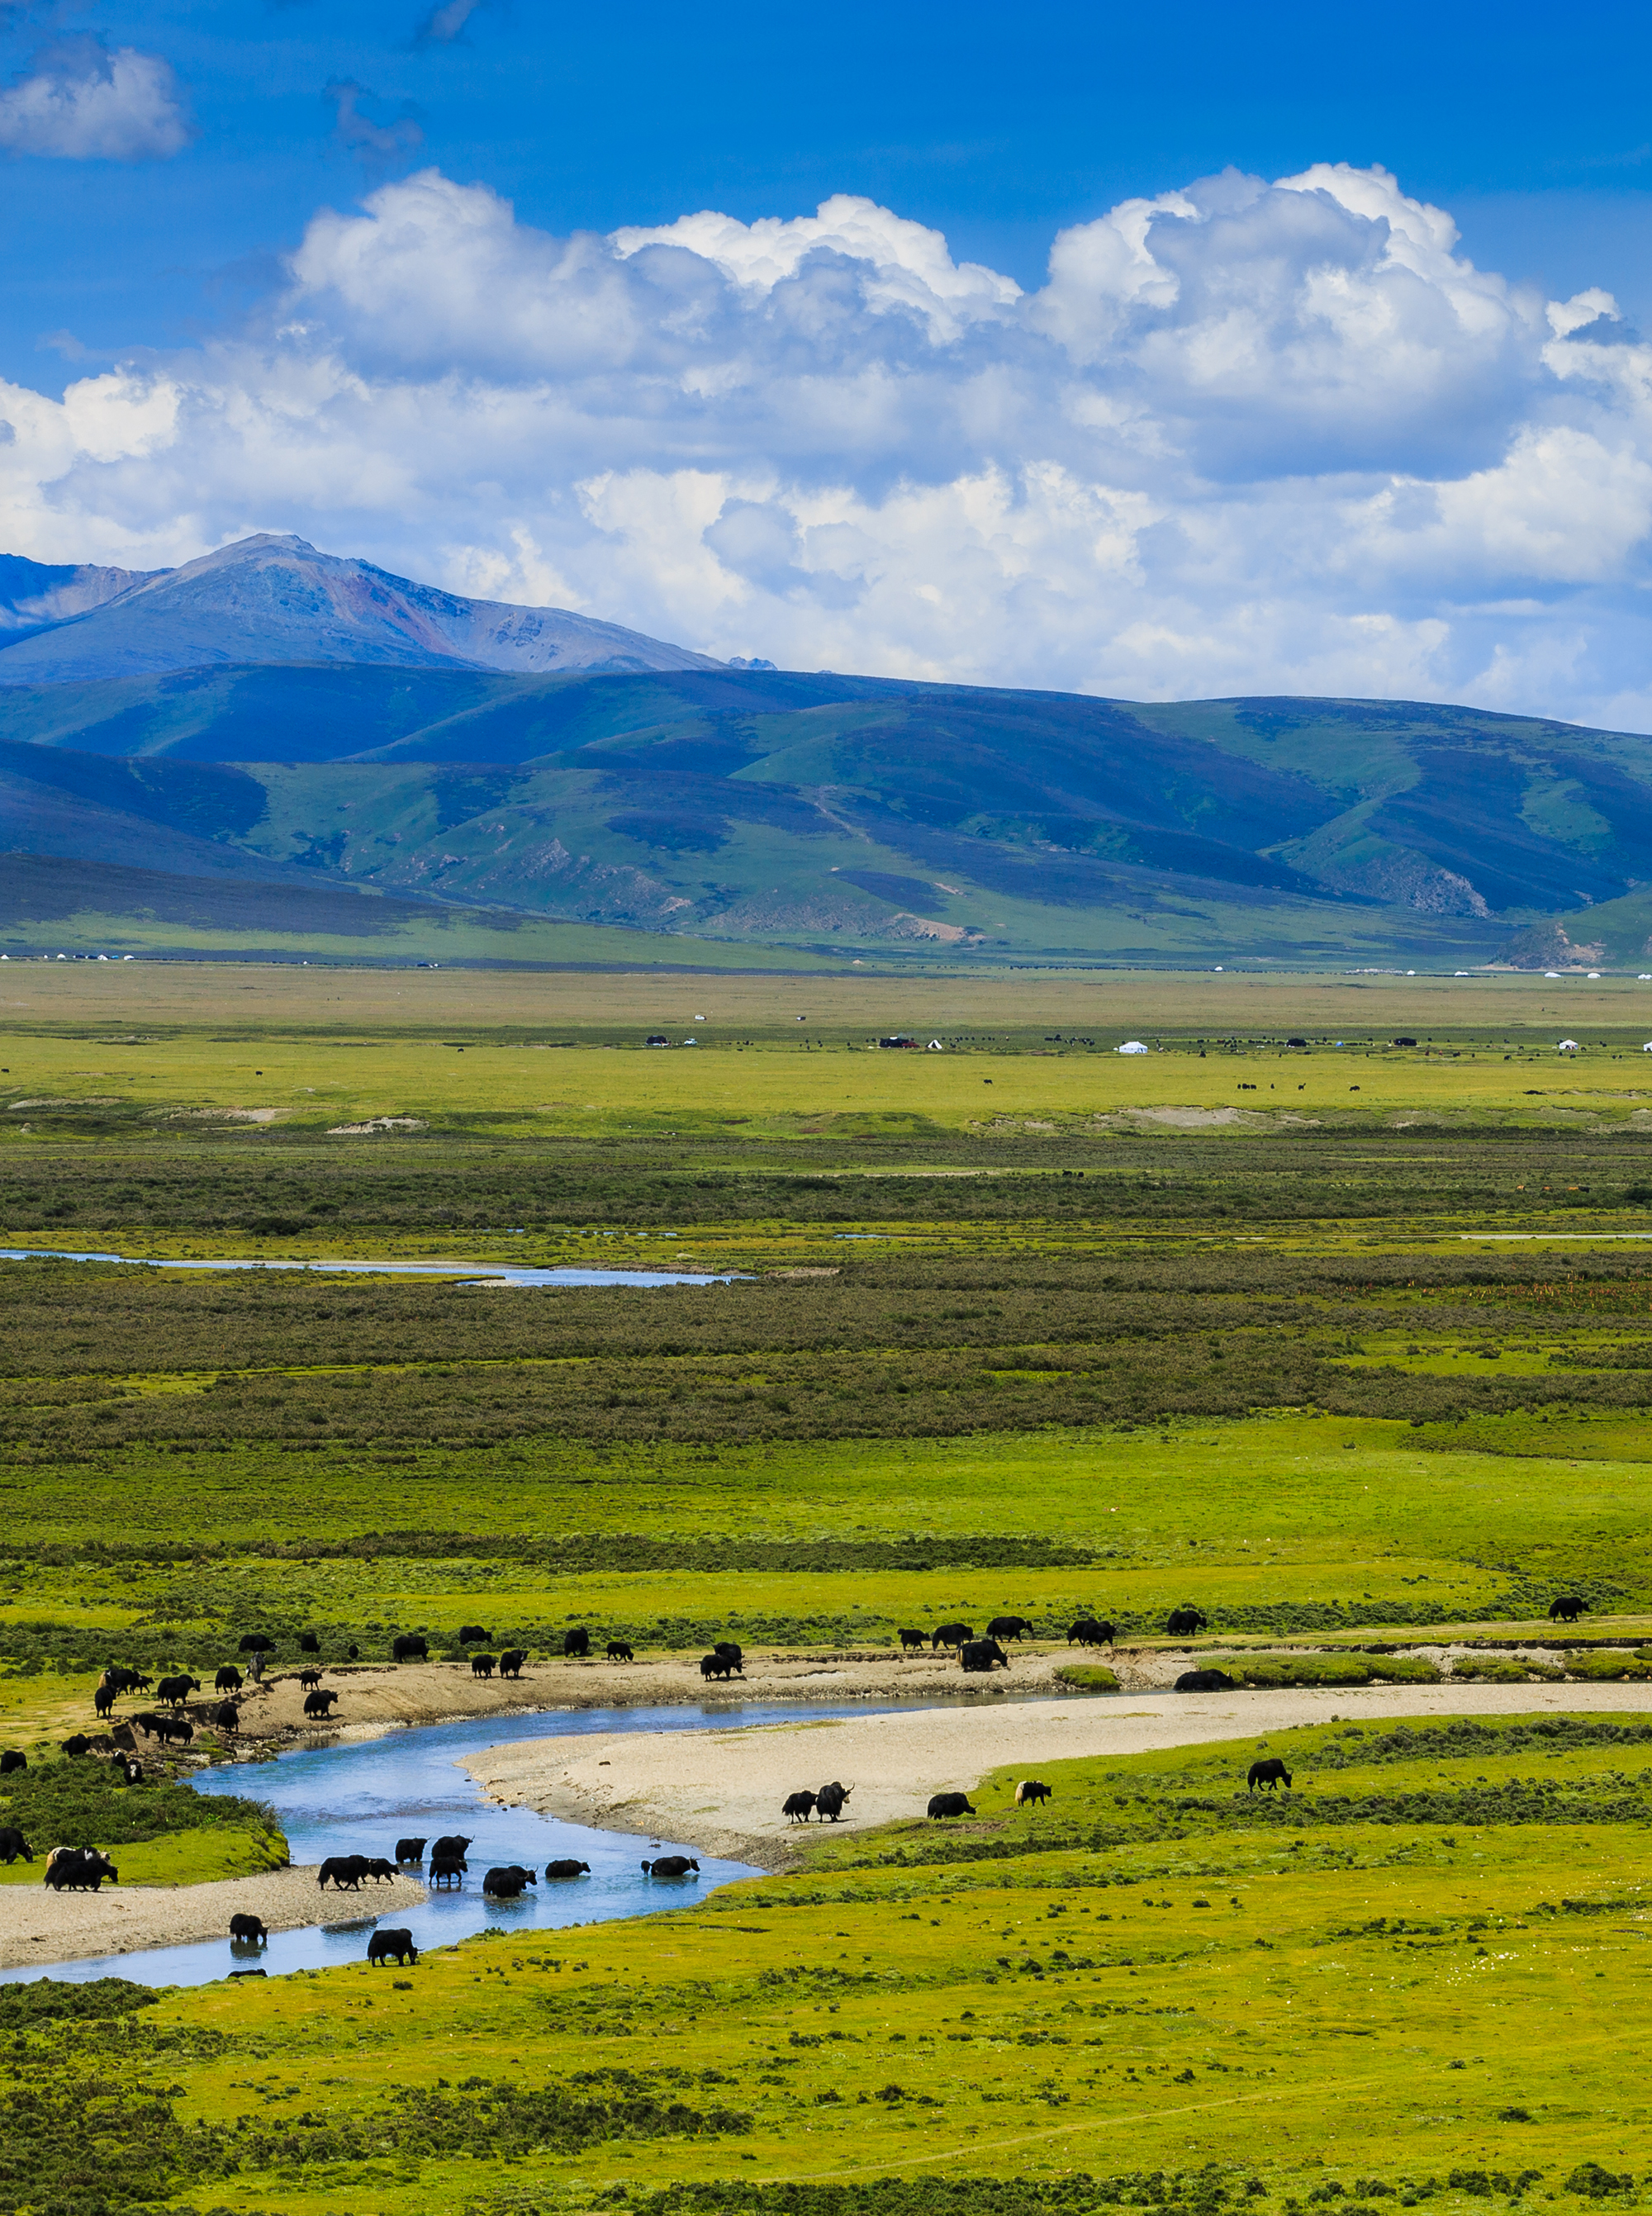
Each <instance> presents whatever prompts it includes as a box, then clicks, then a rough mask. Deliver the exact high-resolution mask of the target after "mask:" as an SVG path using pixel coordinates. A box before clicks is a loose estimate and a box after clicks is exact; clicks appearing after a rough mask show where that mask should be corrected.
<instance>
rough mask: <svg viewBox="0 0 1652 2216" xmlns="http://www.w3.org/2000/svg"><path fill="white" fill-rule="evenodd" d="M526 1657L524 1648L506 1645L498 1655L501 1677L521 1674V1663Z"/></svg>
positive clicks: (519, 1675)
mask: <svg viewBox="0 0 1652 2216" xmlns="http://www.w3.org/2000/svg"><path fill="white" fill-rule="evenodd" d="M526 1661H527V1650H526V1649H525V1648H523V1647H506V1649H505V1651H504V1653H502V1655H501V1656H500V1657H499V1675H500V1676H501V1677H521V1674H522V1665H523V1663H524V1662H526Z"/></svg>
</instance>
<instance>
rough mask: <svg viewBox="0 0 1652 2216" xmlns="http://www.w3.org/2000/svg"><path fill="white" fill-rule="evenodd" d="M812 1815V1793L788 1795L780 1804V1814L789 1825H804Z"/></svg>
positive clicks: (813, 1806)
mask: <svg viewBox="0 0 1652 2216" xmlns="http://www.w3.org/2000/svg"><path fill="white" fill-rule="evenodd" d="M780 1813H781V1815H782V1816H784V1817H785V1818H786V1820H787V1821H788V1822H789V1823H792V1824H806V1823H807V1822H808V1821H809V1819H810V1818H811V1816H812V1815H813V1814H814V1813H815V1796H814V1794H812V1793H788V1794H786V1799H785V1800H783V1801H782V1802H781V1804H780Z"/></svg>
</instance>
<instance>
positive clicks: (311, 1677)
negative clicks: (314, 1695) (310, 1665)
mask: <svg viewBox="0 0 1652 2216" xmlns="http://www.w3.org/2000/svg"><path fill="white" fill-rule="evenodd" d="M323 1675H324V1672H323V1671H320V1670H300V1671H299V1684H300V1685H302V1686H303V1687H304V1690H305V1692H306V1693H308V1692H312V1691H313V1690H315V1688H316V1687H317V1685H318V1684H320V1683H321V1681H322V1677H323Z"/></svg>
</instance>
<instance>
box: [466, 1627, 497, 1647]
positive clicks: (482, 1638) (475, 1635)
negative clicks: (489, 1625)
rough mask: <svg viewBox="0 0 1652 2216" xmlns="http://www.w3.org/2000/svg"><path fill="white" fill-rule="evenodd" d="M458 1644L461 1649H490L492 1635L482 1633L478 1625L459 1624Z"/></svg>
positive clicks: (487, 1632) (485, 1632)
mask: <svg viewBox="0 0 1652 2216" xmlns="http://www.w3.org/2000/svg"><path fill="white" fill-rule="evenodd" d="M492 1644H493V1634H492V1633H491V1632H490V1631H484V1630H483V1628H482V1627H481V1625H480V1624H479V1623H461V1624H460V1625H459V1645H460V1646H461V1647H491V1646H492Z"/></svg>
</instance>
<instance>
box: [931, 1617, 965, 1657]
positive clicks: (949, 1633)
mask: <svg viewBox="0 0 1652 2216" xmlns="http://www.w3.org/2000/svg"><path fill="white" fill-rule="evenodd" d="M974 1636H975V1630H974V1627H973V1626H972V1625H971V1624H967V1623H943V1624H941V1625H940V1627H939V1628H937V1629H936V1630H935V1631H934V1632H932V1633H931V1634H930V1638H929V1647H930V1651H931V1653H933V1652H934V1649H935V1648H936V1647H962V1646H963V1644H964V1642H965V1640H966V1639H973V1638H974Z"/></svg>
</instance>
